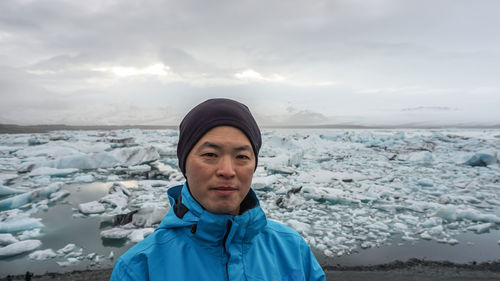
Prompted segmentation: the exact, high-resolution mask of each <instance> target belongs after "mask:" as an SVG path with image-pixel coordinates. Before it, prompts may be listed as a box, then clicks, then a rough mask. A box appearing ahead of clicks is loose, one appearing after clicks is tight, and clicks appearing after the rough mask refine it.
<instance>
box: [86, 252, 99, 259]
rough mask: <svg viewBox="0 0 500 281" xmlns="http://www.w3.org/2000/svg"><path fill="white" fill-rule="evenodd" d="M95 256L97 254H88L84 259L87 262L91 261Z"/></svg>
mask: <svg viewBox="0 0 500 281" xmlns="http://www.w3.org/2000/svg"><path fill="white" fill-rule="evenodd" d="M96 256H97V254H96V253H90V254H88V255H86V256H85V257H86V258H87V259H88V260H93V259H94V258H95V257H96Z"/></svg>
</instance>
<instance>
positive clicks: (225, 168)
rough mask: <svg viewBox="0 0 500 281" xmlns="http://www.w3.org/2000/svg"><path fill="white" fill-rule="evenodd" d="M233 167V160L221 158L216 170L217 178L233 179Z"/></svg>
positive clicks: (226, 157) (227, 157)
mask: <svg viewBox="0 0 500 281" xmlns="http://www.w3.org/2000/svg"><path fill="white" fill-rule="evenodd" d="M234 175H235V172H234V167H233V160H232V159H231V157H230V156H223V157H221V159H220V161H219V167H218V169H217V176H220V177H224V178H232V177H234Z"/></svg>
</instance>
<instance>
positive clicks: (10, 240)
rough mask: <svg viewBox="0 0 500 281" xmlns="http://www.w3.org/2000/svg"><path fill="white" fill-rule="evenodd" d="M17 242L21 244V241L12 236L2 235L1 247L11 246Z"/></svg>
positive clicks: (0, 236)
mask: <svg viewBox="0 0 500 281" xmlns="http://www.w3.org/2000/svg"><path fill="white" fill-rule="evenodd" d="M17 242H19V240H17V239H16V238H15V237H14V236H13V235H12V234H10V233H0V246H3V245H9V244H12V243H17Z"/></svg>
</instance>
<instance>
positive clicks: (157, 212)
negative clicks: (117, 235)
mask: <svg viewBox="0 0 500 281" xmlns="http://www.w3.org/2000/svg"><path fill="white" fill-rule="evenodd" d="M168 210H169V208H164V207H161V206H156V205H153V206H145V207H143V208H141V209H139V210H138V211H137V212H136V213H135V214H133V216H132V224H133V225H135V226H137V227H151V226H152V225H154V224H158V223H160V222H161V221H162V220H163V217H165V215H166V214H167V212H168Z"/></svg>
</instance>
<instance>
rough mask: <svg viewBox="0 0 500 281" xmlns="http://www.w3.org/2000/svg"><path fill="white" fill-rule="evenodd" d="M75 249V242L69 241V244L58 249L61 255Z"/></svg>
mask: <svg viewBox="0 0 500 281" xmlns="http://www.w3.org/2000/svg"><path fill="white" fill-rule="evenodd" d="M75 249H76V245H75V244H73V243H69V244H68V245H66V246H64V247H63V248H61V249H59V250H57V253H58V254H61V255H65V254H67V253H69V252H72V251H73V250H75Z"/></svg>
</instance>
